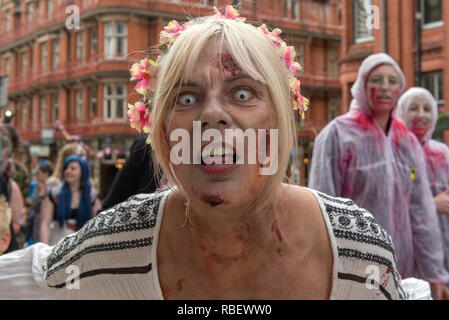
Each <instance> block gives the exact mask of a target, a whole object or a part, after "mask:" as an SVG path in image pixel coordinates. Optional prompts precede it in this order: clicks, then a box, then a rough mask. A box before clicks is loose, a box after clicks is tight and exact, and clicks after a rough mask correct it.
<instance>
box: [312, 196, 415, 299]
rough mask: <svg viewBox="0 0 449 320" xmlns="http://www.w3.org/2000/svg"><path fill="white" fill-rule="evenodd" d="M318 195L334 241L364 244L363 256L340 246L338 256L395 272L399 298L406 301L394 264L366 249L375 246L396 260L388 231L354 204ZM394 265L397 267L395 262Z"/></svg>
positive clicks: (361, 253) (393, 273)
mask: <svg viewBox="0 0 449 320" xmlns="http://www.w3.org/2000/svg"><path fill="white" fill-rule="evenodd" d="M318 194H319V196H320V197H321V198H322V199H323V203H324V206H325V207H326V211H327V214H328V216H329V219H330V221H331V225H332V229H333V232H334V235H335V237H336V238H338V239H345V240H351V241H354V242H355V243H360V244H363V245H364V246H363V247H365V248H366V250H364V252H361V251H358V250H355V249H350V248H341V247H340V246H338V255H339V256H342V257H346V258H354V259H361V260H366V261H370V262H374V263H377V264H381V265H384V266H386V267H388V268H389V269H390V270H391V272H392V275H393V279H394V284H395V286H396V288H397V290H398V292H399V295H400V297H401V298H404V297H406V294H405V292H404V291H403V289H402V287H401V286H400V285H399V281H400V275H399V273H398V272H397V270H396V268H395V267H394V266H395V264H393V262H392V261H390V260H389V259H387V258H385V257H383V256H379V255H376V254H373V253H370V252H369V250H370V247H369V246H367V245H372V246H376V247H378V248H382V249H384V250H386V251H388V252H389V253H391V256H392V257H393V259H395V253H394V246H393V242H392V240H391V237H390V236H389V235H388V233H387V232H386V230H385V229H384V228H383V227H382V226H380V225H379V224H378V223H377V222H376V220H375V219H374V217H373V216H372V215H371V213H369V212H368V211H367V210H365V209H361V208H359V207H358V206H357V205H356V204H355V203H354V202H353V201H352V200H348V201H345V199H334V198H332V197H330V196H328V195H325V194H322V193H318ZM394 262H395V263H396V261H394Z"/></svg>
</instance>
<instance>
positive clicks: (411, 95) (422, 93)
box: [395, 87, 438, 144]
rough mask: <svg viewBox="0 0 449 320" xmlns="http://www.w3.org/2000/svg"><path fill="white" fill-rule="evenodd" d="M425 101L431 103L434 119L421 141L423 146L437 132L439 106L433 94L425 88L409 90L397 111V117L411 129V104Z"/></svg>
mask: <svg viewBox="0 0 449 320" xmlns="http://www.w3.org/2000/svg"><path fill="white" fill-rule="evenodd" d="M419 98H422V99H425V100H426V101H428V102H429V104H430V106H431V108H432V119H431V122H430V126H429V129H428V130H427V132H426V134H425V135H424V137H423V138H422V141H420V142H421V143H422V144H425V143H427V142H428V141H429V140H430V138H431V137H432V134H433V132H434V131H435V126H436V124H437V120H438V104H437V102H436V100H435V98H434V97H433V95H432V93H430V91H429V90H427V89H424V88H418V87H413V88H410V89H408V90H407V91H406V92H405V93H404V94H403V95H402V96H401V97H400V98H399V101H398V106H397V108H396V110H395V114H396V116H397V117H398V118H399V119H401V120H402V121H403V122H404V123H405V125H406V126H407V128H409V129H411V126H410V121H411V116H409V115H408V108H409V106H410V104H411V103H412V102H413V100H414V99H419Z"/></svg>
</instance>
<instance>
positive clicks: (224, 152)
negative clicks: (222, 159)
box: [201, 147, 234, 158]
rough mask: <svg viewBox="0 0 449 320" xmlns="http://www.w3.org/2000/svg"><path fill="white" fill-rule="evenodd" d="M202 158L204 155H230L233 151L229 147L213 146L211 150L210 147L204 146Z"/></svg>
mask: <svg viewBox="0 0 449 320" xmlns="http://www.w3.org/2000/svg"><path fill="white" fill-rule="evenodd" d="M201 155H202V156H203V157H204V158H206V157H219V156H232V155H234V152H233V151H232V149H231V148H229V147H227V148H223V147H215V148H213V149H212V150H211V149H210V148H204V150H203V152H202V154H201Z"/></svg>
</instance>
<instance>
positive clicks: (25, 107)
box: [22, 101, 28, 129]
mask: <svg viewBox="0 0 449 320" xmlns="http://www.w3.org/2000/svg"><path fill="white" fill-rule="evenodd" d="M27 126H28V102H27V101H24V102H22V128H23V129H26V127H27Z"/></svg>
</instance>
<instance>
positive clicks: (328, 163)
mask: <svg viewBox="0 0 449 320" xmlns="http://www.w3.org/2000/svg"><path fill="white" fill-rule="evenodd" d="M338 140H339V137H338V131H337V130H336V126H335V122H331V123H330V124H329V125H328V126H327V127H325V128H324V129H323V131H321V132H320V134H319V135H318V136H317V137H316V139H315V142H314V147H313V154H312V167H311V170H310V174H309V187H310V188H312V189H315V190H318V191H320V192H323V193H325V194H328V195H330V196H334V197H340V196H342V187H341V186H342V173H341V170H340V169H341V168H339V166H338V163H339V161H338V159H340V147H339V143H338Z"/></svg>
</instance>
